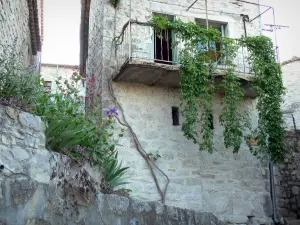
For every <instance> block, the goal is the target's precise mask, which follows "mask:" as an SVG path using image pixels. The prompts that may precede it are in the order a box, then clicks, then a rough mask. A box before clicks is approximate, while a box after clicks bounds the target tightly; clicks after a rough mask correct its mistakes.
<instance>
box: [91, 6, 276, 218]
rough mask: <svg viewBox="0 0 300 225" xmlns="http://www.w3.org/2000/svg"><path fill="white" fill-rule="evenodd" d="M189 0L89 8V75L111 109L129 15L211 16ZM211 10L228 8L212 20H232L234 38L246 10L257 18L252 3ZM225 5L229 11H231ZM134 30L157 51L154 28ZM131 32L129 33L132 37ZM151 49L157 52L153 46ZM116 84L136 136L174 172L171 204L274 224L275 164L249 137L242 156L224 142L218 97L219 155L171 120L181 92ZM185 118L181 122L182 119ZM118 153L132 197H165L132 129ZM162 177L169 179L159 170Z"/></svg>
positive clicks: (137, 42) (250, 105) (138, 40)
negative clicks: (258, 154) (118, 47)
mask: <svg viewBox="0 0 300 225" xmlns="http://www.w3.org/2000/svg"><path fill="white" fill-rule="evenodd" d="M190 4H191V3H190V1H185V0H180V1H176V2H174V1H168V0H163V1H154V0H139V1H137V0H131V9H132V10H131V11H130V1H129V0H128V1H127V0H122V1H120V5H119V6H118V8H117V10H115V9H114V8H113V7H112V6H111V5H110V4H109V3H108V1H101V0H92V1H91V11H90V32H89V55H88V61H87V74H88V76H96V77H97V81H98V87H99V89H100V92H102V97H103V99H102V103H103V108H104V110H105V109H107V108H109V107H111V106H113V105H114V104H113V101H112V97H111V93H110V91H109V85H108V82H107V80H108V78H110V77H111V76H112V75H114V74H115V73H116V71H117V69H118V68H119V67H118V66H120V65H121V64H122V63H123V61H122V60H121V61H120V60H119V59H120V55H118V54H119V52H117V55H116V51H115V46H114V43H113V42H112V40H113V38H114V37H115V36H117V35H119V34H120V32H121V30H122V27H123V25H124V24H125V23H126V22H127V21H128V20H129V18H130V15H131V18H132V19H133V20H138V21H140V22H146V21H148V20H150V19H151V17H152V13H153V12H155V13H164V14H169V15H175V16H176V17H177V18H180V19H182V20H183V21H194V20H195V18H205V11H204V10H201V9H200V8H202V9H203V8H205V7H204V5H203V4H204V3H203V2H202V1H198V3H197V4H196V5H195V8H192V9H191V10H189V11H186V9H187V7H188V6H189V5H190ZM208 8H209V9H210V10H215V9H218V10H219V9H224V11H226V13H219V12H212V11H209V19H210V20H214V21H220V22H226V23H227V34H228V36H229V37H232V38H238V37H241V36H242V35H243V34H244V29H243V22H242V18H241V16H240V14H248V15H249V16H250V18H253V17H255V16H256V15H257V14H258V8H257V7H255V6H253V5H247V4H242V6H237V5H235V4H232V3H231V1H229V0H226V1H222V0H214V1H209V5H208ZM225 9H226V10H225ZM247 30H248V35H258V34H259V21H258V20H257V21H255V22H253V23H252V24H249V23H248V24H247ZM132 31H133V32H134V35H135V36H133V39H132V40H133V47H134V48H137V49H140V53H141V54H144V55H142V56H147V57H149V56H148V55H149V54H150V53H149V52H150V51H152V50H151V49H152V44H153V42H152V39H151V32H152V31H151V28H149V27H146V28H145V27H144V28H141V29H138V28H136V27H135V26H133V27H132ZM127 38H128V36H127ZM149 48H150V51H149ZM113 87H114V90H115V92H116V97H117V99H118V101H119V103H120V104H121V105H122V106H123V108H124V113H125V116H126V119H127V121H128V122H129V124H130V125H131V126H132V128H133V130H134V131H135V133H136V134H137V137H138V138H139V140H140V142H141V144H142V147H143V148H144V149H145V151H146V152H147V153H156V151H158V152H159V154H160V155H161V156H162V158H161V159H159V160H158V161H157V165H158V166H159V167H160V168H161V169H162V170H163V171H164V172H165V173H166V174H167V175H168V176H169V178H170V185H169V188H168V191H167V196H166V204H168V205H173V206H178V207H182V208H189V209H196V210H201V211H211V212H213V213H214V214H216V215H217V216H218V217H219V218H221V219H222V220H224V221H227V222H231V223H234V224H246V223H247V222H248V218H253V220H255V221H256V222H257V224H268V223H269V222H270V216H271V211H270V207H271V199H270V190H269V177H268V176H269V170H268V168H267V164H264V163H261V162H260V161H258V160H257V159H256V158H254V157H253V156H252V155H251V154H250V152H249V151H248V148H247V147H246V145H245V143H244V144H243V146H242V148H241V150H240V152H239V154H237V155H233V154H232V150H231V149H229V150H226V149H225V147H224V145H223V144H222V143H223V141H222V139H223V137H222V132H223V130H222V128H221V126H220V124H219V122H218V116H219V113H220V109H221V107H222V103H221V100H220V98H218V97H217V98H216V99H215V104H214V106H215V108H216V109H215V111H216V112H217V113H216V115H214V126H215V129H214V148H215V153H213V154H208V153H206V152H200V151H199V149H198V146H197V145H194V144H193V143H192V142H191V141H188V140H187V139H186V138H185V137H184V136H183V134H182V132H181V127H180V126H173V125H172V113H171V107H172V106H176V107H180V91H179V90H175V89H169V88H162V87H149V86H144V85H138V84H124V83H114V84H113ZM244 107H245V108H247V109H249V110H250V112H251V116H252V120H253V121H252V122H253V124H256V123H257V112H256V110H255V101H254V100H250V99H248V100H246V101H245V106H244ZM180 122H181V123H182V120H180ZM120 144H121V146H120V147H119V148H118V150H119V156H120V157H121V158H122V159H123V162H124V165H126V166H130V169H129V171H128V176H129V181H130V182H131V183H130V184H128V185H126V188H129V189H131V190H132V196H133V197H136V198H139V199H142V200H151V201H159V200H160V195H159V194H158V192H157V189H156V187H155V184H154V181H153V178H152V176H151V175H150V172H149V169H148V167H147V165H146V163H145V161H144V159H143V158H142V157H141V156H140V154H138V152H137V151H136V149H135V144H134V141H133V139H132V135H131V134H130V133H129V132H128V130H126V132H125V135H124V137H123V138H121V139H120ZM158 179H159V181H160V183H161V184H162V185H163V184H165V181H166V180H165V179H164V178H163V177H162V176H161V175H159V173H158Z"/></svg>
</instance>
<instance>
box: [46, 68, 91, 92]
mask: <svg viewBox="0 0 300 225" xmlns="http://www.w3.org/2000/svg"><path fill="white" fill-rule="evenodd" d="M78 69H79V66H77V65H64V64H49V63H43V64H42V66H41V77H42V78H43V79H44V80H45V84H44V87H45V91H51V92H56V91H57V90H58V89H57V84H56V82H55V81H57V80H58V78H59V77H61V80H62V82H64V81H65V80H67V81H68V82H69V83H71V82H72V79H71V78H72V75H73V73H74V72H78ZM77 88H79V90H80V91H81V92H80V95H81V96H84V95H85V94H84V93H85V90H84V85H83V82H78V87H77Z"/></svg>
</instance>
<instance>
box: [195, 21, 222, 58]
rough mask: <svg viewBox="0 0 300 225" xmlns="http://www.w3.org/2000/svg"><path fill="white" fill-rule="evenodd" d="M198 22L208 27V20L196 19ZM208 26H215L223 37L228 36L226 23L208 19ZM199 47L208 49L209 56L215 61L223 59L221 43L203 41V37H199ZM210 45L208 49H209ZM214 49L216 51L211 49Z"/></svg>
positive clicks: (203, 26)
mask: <svg viewBox="0 0 300 225" xmlns="http://www.w3.org/2000/svg"><path fill="white" fill-rule="evenodd" d="M196 24H197V25H198V26H200V27H202V28H206V20H205V19H196ZM208 26H209V27H210V28H215V29H217V30H219V31H220V32H221V35H222V37H226V26H227V25H226V23H222V22H216V21H211V20H209V21H208ZM198 47H199V48H202V49H205V50H207V52H208V54H209V57H210V58H211V60H213V61H217V62H220V59H221V44H220V43H201V39H199V45H198ZM207 47H208V49H207ZM210 49H213V50H214V51H215V52H212V51H210Z"/></svg>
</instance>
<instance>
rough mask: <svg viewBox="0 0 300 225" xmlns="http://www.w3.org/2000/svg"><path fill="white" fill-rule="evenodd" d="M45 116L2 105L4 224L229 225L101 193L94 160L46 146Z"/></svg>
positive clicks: (0, 199)
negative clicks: (80, 162) (72, 157)
mask: <svg viewBox="0 0 300 225" xmlns="http://www.w3.org/2000/svg"><path fill="white" fill-rule="evenodd" d="M44 130H45V126H44V123H43V122H42V121H41V119H40V118H39V117H36V116H33V115H31V114H29V113H25V112H19V111H16V110H14V109H12V108H10V107H3V106H0V224H1V225H66V224H68V225H85V224H86V225H112V224H119V225H128V224H131V225H138V224H139V225H153V224H155V225H188V224H189V225H200V224H201V225H202V224H203V225H225V223H223V222H221V221H219V220H218V219H217V218H216V217H215V216H214V215H213V214H212V213H204V212H196V211H192V210H184V209H179V208H174V207H170V206H163V205H161V204H159V203H155V202H144V201H140V200H134V199H129V198H126V197H120V196H116V195H103V194H102V193H101V192H100V191H99V188H100V185H99V184H100V183H99V182H100V181H101V179H102V175H101V173H100V172H99V171H97V170H95V169H92V168H91V167H90V166H89V165H88V164H84V165H82V166H81V165H78V164H74V163H72V162H71V161H70V159H69V158H68V157H66V156H63V155H60V154H58V153H54V152H49V151H48V150H46V149H45V135H44Z"/></svg>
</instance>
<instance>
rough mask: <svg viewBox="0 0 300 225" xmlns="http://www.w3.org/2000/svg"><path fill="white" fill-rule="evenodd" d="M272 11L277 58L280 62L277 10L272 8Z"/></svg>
mask: <svg viewBox="0 0 300 225" xmlns="http://www.w3.org/2000/svg"><path fill="white" fill-rule="evenodd" d="M272 11H273V25H274V28H275V29H274V36H275V48H276V57H277V62H278V63H279V62H280V59H279V50H278V43H277V31H276V21H275V10H274V8H273V7H272Z"/></svg>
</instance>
